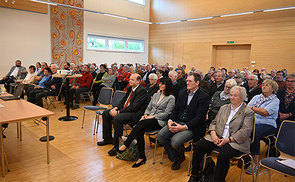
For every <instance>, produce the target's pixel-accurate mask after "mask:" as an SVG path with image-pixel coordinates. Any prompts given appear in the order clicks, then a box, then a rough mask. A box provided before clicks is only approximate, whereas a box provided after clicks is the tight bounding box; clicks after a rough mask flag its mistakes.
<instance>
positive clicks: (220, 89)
mask: <svg viewBox="0 0 295 182" xmlns="http://www.w3.org/2000/svg"><path fill="white" fill-rule="evenodd" d="M224 85H225V81H223V83H222V85H221V86H220V87H218V88H217V84H216V83H211V84H210V97H212V96H213V95H214V93H215V92H216V91H223V90H224Z"/></svg>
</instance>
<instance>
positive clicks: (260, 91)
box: [246, 85, 262, 103]
mask: <svg viewBox="0 0 295 182" xmlns="http://www.w3.org/2000/svg"><path fill="white" fill-rule="evenodd" d="M246 89H247V95H248V101H247V102H246V103H249V102H250V100H251V99H252V98H253V97H254V96H255V95H259V94H261V93H262V90H261V88H260V87H259V86H258V85H257V86H256V87H255V88H254V89H253V90H251V92H249V90H250V88H249V87H247V88H246Z"/></svg>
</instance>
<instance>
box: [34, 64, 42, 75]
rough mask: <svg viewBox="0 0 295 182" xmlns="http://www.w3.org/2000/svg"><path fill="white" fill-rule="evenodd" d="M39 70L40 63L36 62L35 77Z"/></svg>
mask: <svg viewBox="0 0 295 182" xmlns="http://www.w3.org/2000/svg"><path fill="white" fill-rule="evenodd" d="M40 70H41V63H40V62H36V71H35V73H36V75H37V74H38V73H39V72H40Z"/></svg>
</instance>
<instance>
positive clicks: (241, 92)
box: [230, 86, 247, 100]
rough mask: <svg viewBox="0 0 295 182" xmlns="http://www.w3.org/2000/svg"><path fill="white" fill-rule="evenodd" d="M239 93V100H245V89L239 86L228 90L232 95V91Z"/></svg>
mask: <svg viewBox="0 0 295 182" xmlns="http://www.w3.org/2000/svg"><path fill="white" fill-rule="evenodd" d="M236 90H238V91H239V95H240V96H241V98H242V99H243V100H245V99H246V98H247V92H246V89H245V87H241V86H234V87H233V88H231V89H230V93H232V92H233V91H236Z"/></svg>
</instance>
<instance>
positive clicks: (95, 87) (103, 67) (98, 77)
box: [92, 64, 108, 106]
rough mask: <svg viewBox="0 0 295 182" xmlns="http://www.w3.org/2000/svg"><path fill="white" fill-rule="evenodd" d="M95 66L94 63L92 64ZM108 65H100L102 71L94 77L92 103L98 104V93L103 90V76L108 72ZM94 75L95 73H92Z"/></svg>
mask: <svg viewBox="0 0 295 182" xmlns="http://www.w3.org/2000/svg"><path fill="white" fill-rule="evenodd" d="M92 66H93V65H92ZM106 69H107V67H106V65H104V64H101V65H100V66H99V70H100V72H99V73H97V74H96V77H94V78H93V82H94V84H93V88H92V92H93V103H92V105H94V106H95V105H96V104H97V99H98V95H99V93H100V90H101V86H100V85H101V83H102V78H103V77H105V76H106V75H107V74H108V73H107V72H106ZM92 76H93V75H92Z"/></svg>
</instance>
